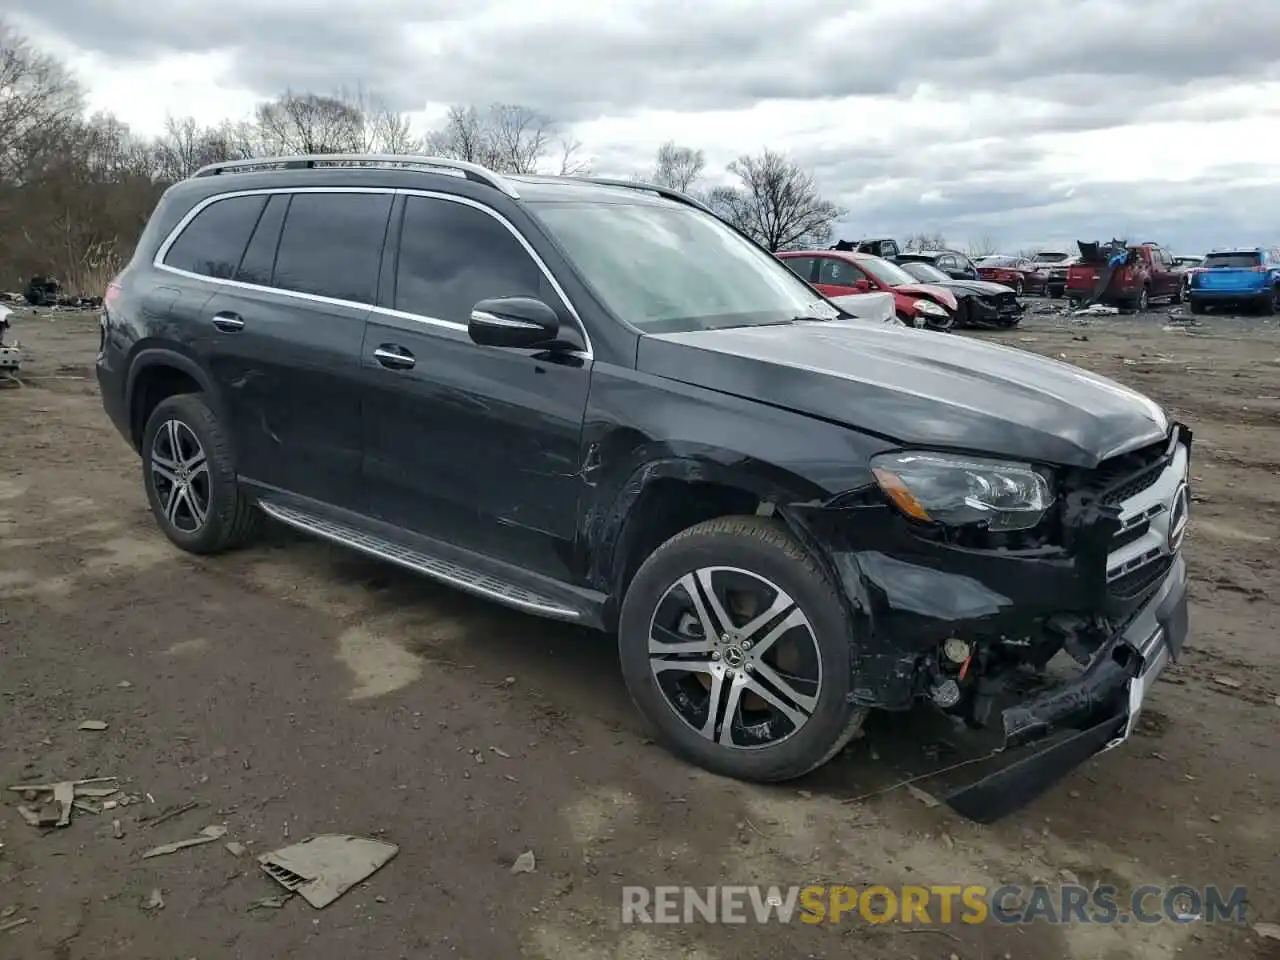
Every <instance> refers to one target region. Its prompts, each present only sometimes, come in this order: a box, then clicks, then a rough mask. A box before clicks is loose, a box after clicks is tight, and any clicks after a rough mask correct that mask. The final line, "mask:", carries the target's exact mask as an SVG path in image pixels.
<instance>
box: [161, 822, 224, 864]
mask: <svg viewBox="0 0 1280 960" xmlns="http://www.w3.org/2000/svg"><path fill="white" fill-rule="evenodd" d="M226 835H227V828H226V827H222V826H212V827H205V828H204V829H203V830H201V831H200V833H199V834H198V835H197V836H194V837H191V838H190V839H187V840H175V841H174V842H173V843H162V844H160V846H158V847H152V848H151V849H150V850H148V851H147V852H146V853H144V854H143V855H142V859H143V860H150V859H151V858H152V857H165V856H168V855H169V854H171V853H177V852H178V851H179V850H185V849H187V848H188V847H198V846H201V845H203V844H206V843H213V842H214V841H215V840H221V839H222V838H223V837H225V836H226Z"/></svg>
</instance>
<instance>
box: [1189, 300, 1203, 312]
mask: <svg viewBox="0 0 1280 960" xmlns="http://www.w3.org/2000/svg"><path fill="white" fill-rule="evenodd" d="M1190 301H1191V312H1192V313H1204V312H1205V305H1204V301H1203V300H1197V299H1196V298H1195V297H1191V298H1190Z"/></svg>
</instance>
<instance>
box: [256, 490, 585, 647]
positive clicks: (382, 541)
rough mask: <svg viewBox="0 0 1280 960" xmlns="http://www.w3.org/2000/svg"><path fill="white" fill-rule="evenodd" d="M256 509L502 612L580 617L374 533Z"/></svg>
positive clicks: (275, 508) (276, 509)
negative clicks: (498, 606)
mask: <svg viewBox="0 0 1280 960" xmlns="http://www.w3.org/2000/svg"><path fill="white" fill-rule="evenodd" d="M258 507H259V509H261V510H262V512H263V513H265V514H266V515H267V516H269V517H271V518H272V519H274V520H279V521H280V522H281V523H283V524H286V525H288V526H290V527H293V528H295V529H297V530H301V531H303V532H304V533H310V534H314V535H315V536H317V537H322V538H324V539H325V540H331V541H333V542H334V543H338V544H341V545H342V546H344V547H350V548H351V549H353V550H358V551H360V552H361V553H364V554H368V555H369V556H371V557H377V558H378V559H379V560H386V561H388V562H390V563H394V564H398V565H399V566H402V567H406V568H407V569H409V570H412V571H414V572H415V573H420V574H422V575H423V576H427V577H431V578H432V579H433V580H439V581H441V582H442V583H447V584H448V585H449V586H451V587H457V588H458V589H460V590H466V591H468V592H470V593H474V594H477V595H479V596H481V597H484V598H486V599H488V600H495V601H497V602H498V603H501V604H504V605H506V606H508V607H514V608H515V609H517V610H523V611H525V612H527V613H533V614H537V615H538V616H542V617H549V618H551V619H554V620H568V621H572V622H581V621H582V620H583V616H582V613H581V612H580V611H578V610H575V609H573V608H572V607H568V606H565V605H564V604H563V603H561V602H560V601H558V600H554V599H552V598H550V597H547V596H544V595H542V594H540V593H537V592H535V591H533V590H530V589H528V588H527V587H522V586H518V585H516V584H514V583H510V582H508V581H506V580H502V579H499V578H498V577H495V576H493V575H491V574H488V573H483V572H480V571H478V570H473V569H471V568H469V567H466V566H463V565H462V564H460V563H456V562H454V561H451V560H445V559H442V558H440V557H434V556H431V555H430V554H426V553H423V552H421V551H419V550H414V549H413V548H411V547H407V546H404V545H403V544H399V543H394V542H392V541H391V540H388V539H386V538H384V537H380V536H378V535H377V534H373V533H369V532H368V531H365V530H360V529H358V528H357V527H354V526H351V525H350V524H346V523H343V522H341V521H339V520H333V519H330V518H329V517H320V516H316V515H315V514H313V513H308V512H305V511H302V510H299V509H296V508H295V507H290V506H285V505H284V504H281V503H276V502H271V501H268V500H259V501H258Z"/></svg>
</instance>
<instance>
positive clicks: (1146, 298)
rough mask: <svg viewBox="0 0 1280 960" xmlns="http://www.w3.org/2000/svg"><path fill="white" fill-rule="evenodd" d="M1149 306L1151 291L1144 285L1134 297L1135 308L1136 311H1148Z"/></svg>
mask: <svg viewBox="0 0 1280 960" xmlns="http://www.w3.org/2000/svg"><path fill="white" fill-rule="evenodd" d="M1149 306H1151V291H1149V290H1148V289H1147V288H1146V287H1143V288H1142V289H1141V290H1139V291H1138V295H1137V297H1135V298H1134V301H1133V310H1134V312H1135V313H1146V312H1147V307H1149Z"/></svg>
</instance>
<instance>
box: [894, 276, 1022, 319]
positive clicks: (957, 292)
mask: <svg viewBox="0 0 1280 960" xmlns="http://www.w3.org/2000/svg"><path fill="white" fill-rule="evenodd" d="M899 266H900V267H902V269H903V270H904V271H906V272H907V273H909V274H911V276H912V277H914V278H915V279H916V280H917V281H918V282H920V283H927V284H931V285H933V286H937V287H943V288H945V289H947V290H950V291H951V294H952V296H954V297H955V298H956V303H957V307H956V326H958V327H1003V328H1006V329H1007V328H1009V327H1016V326H1017V325H1018V322H1019V321H1020V320H1021V319H1022V313H1023V311H1024V310H1025V309H1026V307H1025V305H1024V304H1023V303H1022V302H1021V301H1020V300H1019V299H1018V297H1017V295H1016V294H1015V293H1014V292H1013V291H1012V290H1011V289H1009V288H1008V287H1006V286H1003V285H1002V284H999V283H988V282H987V281H986V280H953V279H951V277H949V276H947V275H946V274H945V273H943V272H942V271H941V270H939V269H937V268H936V267H934V266H933V265H932V264H928V263H923V262H920V261H907V262H905V263H900V264H899Z"/></svg>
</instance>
